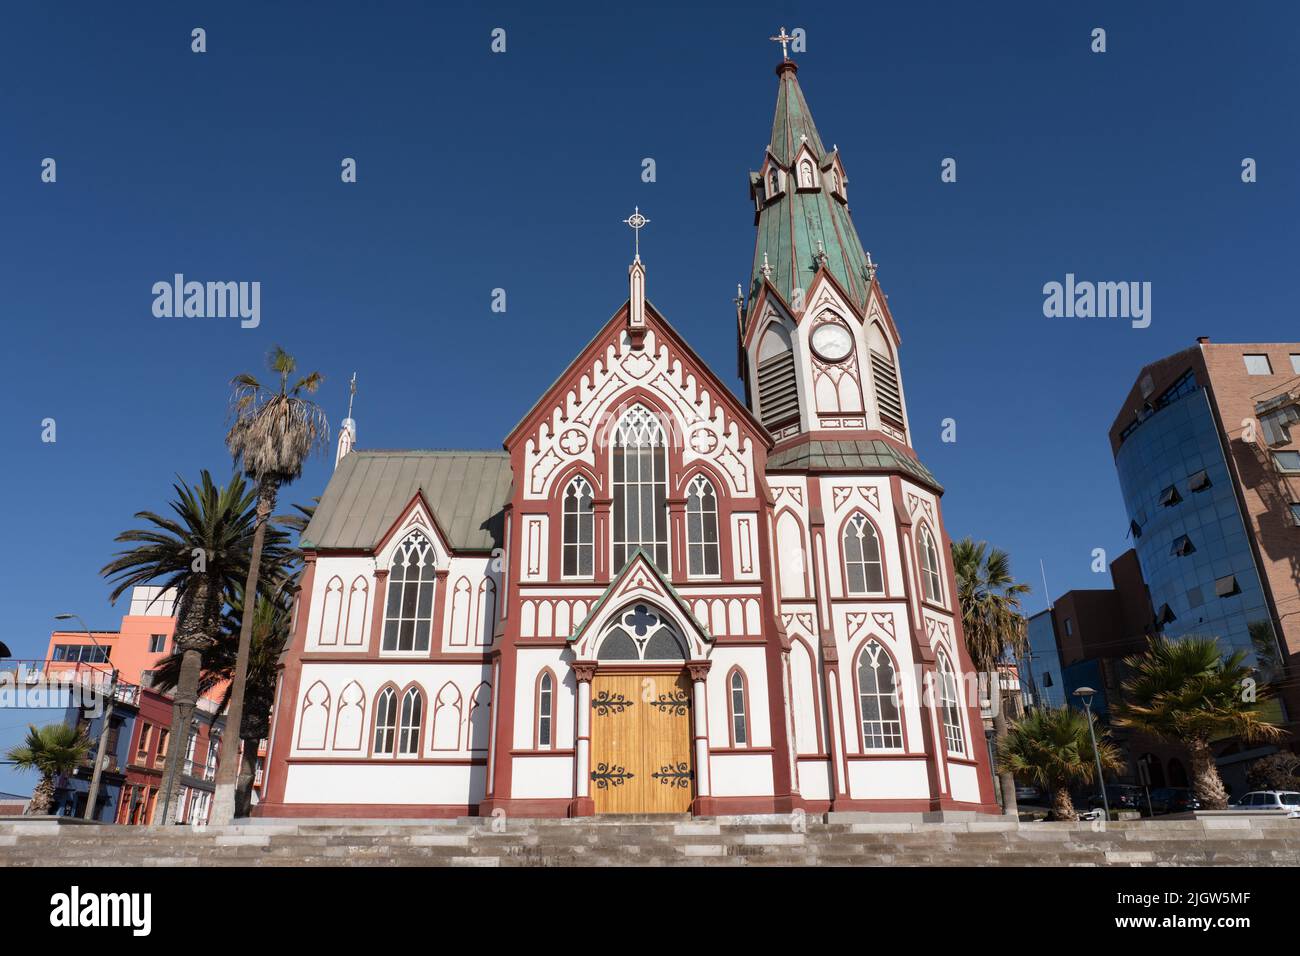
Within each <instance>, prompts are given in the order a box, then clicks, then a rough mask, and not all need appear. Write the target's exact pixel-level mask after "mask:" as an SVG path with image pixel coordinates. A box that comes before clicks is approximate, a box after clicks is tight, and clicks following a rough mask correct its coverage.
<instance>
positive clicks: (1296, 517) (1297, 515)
mask: <svg viewBox="0 0 1300 956" xmlns="http://www.w3.org/2000/svg"><path fill="white" fill-rule="evenodd" d="M1291 523H1292V524H1293V525H1295V526H1296V527H1297V528H1300V501H1293V502H1291Z"/></svg>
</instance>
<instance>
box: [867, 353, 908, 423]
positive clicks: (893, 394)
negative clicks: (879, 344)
mask: <svg viewBox="0 0 1300 956" xmlns="http://www.w3.org/2000/svg"><path fill="white" fill-rule="evenodd" d="M871 371H872V374H873V375H874V376H875V379H876V402H877V403H878V404H879V405H880V417H881V418H884V419H886V420H887V421H888V422H889V423H890V424H891V425H895V426H897V427H898V428H902V427H903V399H902V397H901V396H900V395H899V394H898V370H897V369H896V368H894V363H893V362H892V361H890V359H889V358H888V357H887V356H884V355H881V354H880V353H879V352H877V351H876V350H875V349H872V350H871Z"/></svg>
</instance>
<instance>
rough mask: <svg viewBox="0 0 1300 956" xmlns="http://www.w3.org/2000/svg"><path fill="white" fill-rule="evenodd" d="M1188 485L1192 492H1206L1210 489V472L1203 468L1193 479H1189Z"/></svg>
mask: <svg viewBox="0 0 1300 956" xmlns="http://www.w3.org/2000/svg"><path fill="white" fill-rule="evenodd" d="M1187 484H1188V487H1189V488H1191V489H1192V491H1204V490H1205V489H1206V488H1208V487H1210V475H1209V472H1207V471H1206V470H1205V469H1204V468H1202V469H1201V470H1200V471H1198V472H1197V473H1196V474H1194V475H1192V477H1190V478H1188V479H1187Z"/></svg>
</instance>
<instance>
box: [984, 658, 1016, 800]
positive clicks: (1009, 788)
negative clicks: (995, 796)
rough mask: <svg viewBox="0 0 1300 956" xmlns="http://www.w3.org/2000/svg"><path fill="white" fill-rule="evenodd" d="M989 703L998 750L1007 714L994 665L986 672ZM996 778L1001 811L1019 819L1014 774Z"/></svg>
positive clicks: (1005, 732)
mask: <svg viewBox="0 0 1300 956" xmlns="http://www.w3.org/2000/svg"><path fill="white" fill-rule="evenodd" d="M988 683H989V703H990V705H991V706H992V708H993V740H994V742H995V743H996V744H997V749H998V750H999V751H1000V750H1001V749H1002V746H1003V744H1004V743H1005V741H1006V739H1007V715H1006V711H1005V710H1004V709H1003V706H1002V675H1001V674H999V673H998V670H997V668H996V667H994V668H993V669H992V670H990V671H989V672H988ZM998 780H999V781H1000V782H1001V784H1002V812H1003V813H1004V814H1005V815H1007V816H1009V817H1015V818H1017V819H1019V817H1020V808H1019V806H1017V805H1016V778H1015V775H1013V774H1011V773H1008V772H1006V771H1003V772H1002V773H1001V774H1000V775H999V776H998Z"/></svg>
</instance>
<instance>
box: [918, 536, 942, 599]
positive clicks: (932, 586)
mask: <svg viewBox="0 0 1300 956" xmlns="http://www.w3.org/2000/svg"><path fill="white" fill-rule="evenodd" d="M920 552H921V586H922V588H923V589H924V590H925V599H926V600H927V601H933V602H934V603H935V604H942V603H943V584H942V583H941V582H942V578H941V576H940V572H939V567H940V565H939V549H938V548H937V547H935V544H934V535H932V534H931V533H930V529H929V528H927V527H925V525H922V526H921V546H920Z"/></svg>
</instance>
